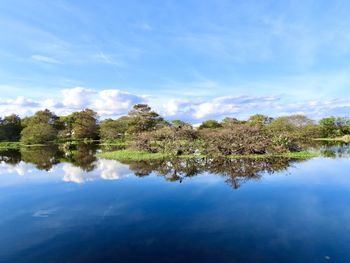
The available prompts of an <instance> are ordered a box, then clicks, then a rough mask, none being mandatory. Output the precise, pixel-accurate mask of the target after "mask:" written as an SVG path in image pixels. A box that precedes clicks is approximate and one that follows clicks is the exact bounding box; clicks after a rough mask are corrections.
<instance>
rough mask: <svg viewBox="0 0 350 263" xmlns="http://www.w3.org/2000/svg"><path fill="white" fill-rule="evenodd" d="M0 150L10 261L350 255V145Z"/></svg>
mask: <svg viewBox="0 0 350 263" xmlns="http://www.w3.org/2000/svg"><path fill="white" fill-rule="evenodd" d="M96 150H97V148H96V147H94V146H91V145H78V146H77V147H76V149H74V150H65V149H58V148H57V147H37V148H31V149H26V150H22V151H21V152H20V151H2V152H0V193H1V194H0V262H11V263H15V262H25V263H30V262H41V263H46V262H60V263H62V262H73V263H74V262H84V263H86V262H350V172H349V171H350V158H348V157H347V156H348V152H349V148H348V146H341V147H339V146H337V147H335V146H332V147H324V148H323V149H322V150H323V151H324V153H325V156H327V157H319V158H313V159H310V160H306V161H300V160H299V161H296V160H288V159H274V160H272V159H269V160H230V161H228V160H205V161H204V160H187V161H178V160H166V161H153V162H129V163H121V162H117V161H111V160H104V159H97V158H96V157H95V152H96Z"/></svg>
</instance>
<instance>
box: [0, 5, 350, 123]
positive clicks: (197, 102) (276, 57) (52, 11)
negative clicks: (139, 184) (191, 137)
mask: <svg viewBox="0 0 350 263" xmlns="http://www.w3.org/2000/svg"><path fill="white" fill-rule="evenodd" d="M349 13H350V1H340V0H333V1H329V0H328V1H324V0H315V1H311V0H304V1H296V0H295V1H292V0H283V1H282V0H279V1H269V0H266V1H260V0H259V1H258V0H257V1H250V0H245V1H242V0H240V1H235V0H145V1H140V0H138V1H136V0H126V1H123V0H101V1H92V0H74V1H72V0H50V1H42V0H38V1H37V0H26V1H23V0H0V116H4V115H7V114H10V113H16V114H18V115H20V116H28V115H31V114H33V113H34V112H35V111H37V110H39V109H44V108H48V109H50V110H52V111H54V112H55V113H56V114H69V113H70V112H72V111H76V110H81V109H83V108H87V107H88V108H92V109H94V110H96V111H97V112H98V114H99V116H100V118H101V119H105V118H110V117H111V118H116V117H118V116H120V115H123V114H126V113H127V112H128V111H129V110H130V108H131V107H132V105H134V104H136V103H148V104H149V105H150V106H151V107H152V108H153V109H155V110H156V111H157V112H159V113H161V114H162V115H163V116H164V117H165V118H166V119H169V120H172V119H179V118H180V119H184V120H186V121H189V122H192V123H199V122H201V121H203V120H204V119H218V120H220V119H222V118H224V117H225V116H229V117H236V118H241V119H245V118H247V117H248V116H250V115H252V114H256V113H263V114H266V115H270V116H273V117H277V116H281V115H288V114H306V115H308V116H310V117H312V118H314V119H320V118H322V117H325V116H330V115H337V116H347V115H349V116H350V114H349V113H350V92H349V88H350V74H349V73H350V16H349Z"/></svg>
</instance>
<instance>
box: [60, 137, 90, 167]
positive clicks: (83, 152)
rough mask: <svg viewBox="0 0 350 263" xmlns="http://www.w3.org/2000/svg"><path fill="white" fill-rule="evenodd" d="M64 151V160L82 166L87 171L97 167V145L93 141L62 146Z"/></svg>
mask: <svg viewBox="0 0 350 263" xmlns="http://www.w3.org/2000/svg"><path fill="white" fill-rule="evenodd" d="M61 149H62V151H63V152H64V156H65V158H64V161H65V162H69V163H72V164H73V165H74V166H78V167H80V168H81V169H82V170H84V171H86V172H90V171H92V170H94V169H95V167H96V160H97V158H96V156H95V154H96V150H97V145H96V144H91V143H89V144H88V143H80V144H77V145H73V146H71V147H65V146H63V147H61Z"/></svg>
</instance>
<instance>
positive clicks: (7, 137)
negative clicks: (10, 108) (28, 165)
mask: <svg viewBox="0 0 350 263" xmlns="http://www.w3.org/2000/svg"><path fill="white" fill-rule="evenodd" d="M21 130H22V126H21V119H20V118H19V117H18V116H17V115H15V114H12V115H9V116H5V117H4V118H3V119H1V118H0V141H12V142H13V141H18V140H19V139H20V137H21Z"/></svg>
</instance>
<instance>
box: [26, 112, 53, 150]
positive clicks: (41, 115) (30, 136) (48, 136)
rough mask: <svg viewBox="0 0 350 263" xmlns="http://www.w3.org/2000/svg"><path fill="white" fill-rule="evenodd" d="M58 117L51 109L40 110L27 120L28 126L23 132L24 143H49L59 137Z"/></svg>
mask: <svg viewBox="0 0 350 263" xmlns="http://www.w3.org/2000/svg"><path fill="white" fill-rule="evenodd" d="M57 120H58V117H57V116H56V115H55V114H54V113H52V112H50V111H49V110H47V109H46V110H43V111H38V112H36V113H35V115H34V116H33V117H31V118H29V119H27V120H26V127H25V128H24V129H23V130H22V132H21V142H22V143H24V144H38V143H47V142H50V141H53V140H54V139H56V138H57V129H56V125H57V123H56V121H57Z"/></svg>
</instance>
